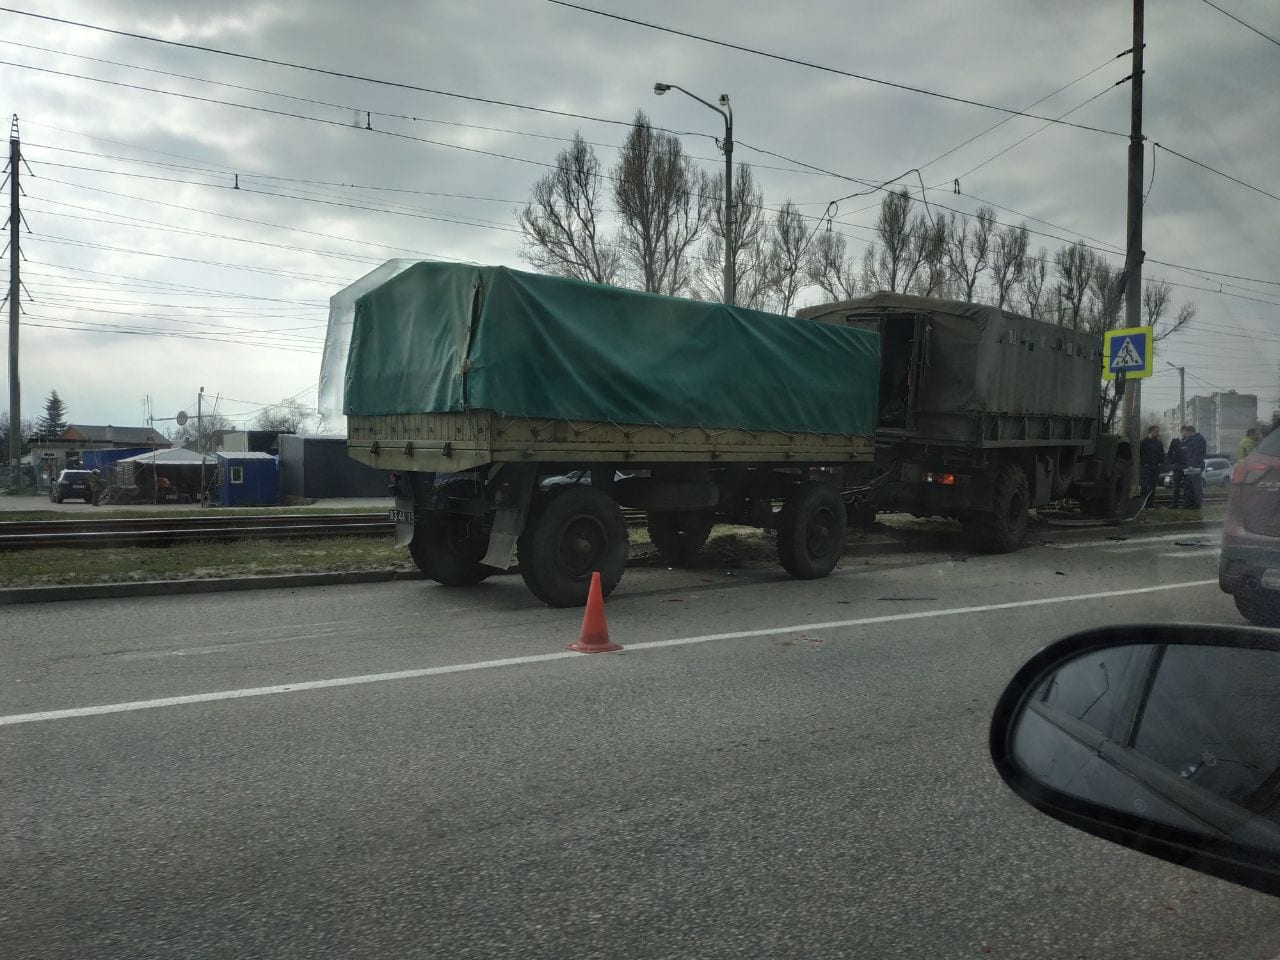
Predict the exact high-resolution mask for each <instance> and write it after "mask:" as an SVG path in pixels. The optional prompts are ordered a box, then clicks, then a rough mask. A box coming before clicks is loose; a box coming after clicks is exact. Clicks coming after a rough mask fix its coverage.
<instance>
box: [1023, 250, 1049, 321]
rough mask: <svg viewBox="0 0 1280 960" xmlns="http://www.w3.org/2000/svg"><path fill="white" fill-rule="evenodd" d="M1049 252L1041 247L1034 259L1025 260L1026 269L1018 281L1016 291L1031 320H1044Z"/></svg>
mask: <svg viewBox="0 0 1280 960" xmlns="http://www.w3.org/2000/svg"><path fill="white" fill-rule="evenodd" d="M1048 266H1049V251H1048V250H1046V249H1045V248H1044V247H1041V248H1040V249H1039V250H1037V251H1036V254H1035V256H1034V257H1032V256H1028V257H1027V258H1026V267H1025V268H1024V269H1023V271H1022V277H1021V279H1020V280H1019V281H1018V289H1019V291H1020V292H1021V294H1022V309H1023V311H1024V312H1025V313H1026V315H1027V316H1029V317H1030V318H1031V319H1032V320H1045V319H1048V317H1046V315H1045V314H1046V312H1047V311H1046V306H1047V304H1046V301H1047V297H1046V295H1045V280H1046V277H1047V274H1048Z"/></svg>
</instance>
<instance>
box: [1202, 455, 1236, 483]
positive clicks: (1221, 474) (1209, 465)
mask: <svg viewBox="0 0 1280 960" xmlns="http://www.w3.org/2000/svg"><path fill="white" fill-rule="evenodd" d="M1230 479H1231V461H1230V460H1228V459H1227V458H1226V457H1209V458H1207V459H1206V460H1205V462H1204V485H1205V486H1206V487H1225V486H1226V485H1227V483H1228V481H1230Z"/></svg>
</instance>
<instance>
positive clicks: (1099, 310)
mask: <svg viewBox="0 0 1280 960" xmlns="http://www.w3.org/2000/svg"><path fill="white" fill-rule="evenodd" d="M1086 253H1087V254H1088V256H1089V258H1090V261H1091V262H1092V264H1093V269H1092V272H1091V274H1090V277H1089V305H1088V309H1087V310H1086V312H1085V317H1086V320H1087V327H1088V329H1089V331H1090V332H1091V333H1094V334H1096V335H1097V336H1102V335H1103V334H1104V333H1106V332H1107V331H1108V330H1112V329H1115V328H1116V327H1118V326H1119V325H1120V308H1121V307H1122V306H1124V291H1123V290H1122V289H1121V288H1120V286H1119V284H1118V281H1119V279H1120V271H1119V270H1118V269H1117V268H1115V267H1113V266H1111V264H1109V263H1107V262H1106V261H1105V260H1103V259H1102V257H1100V256H1098V254H1096V253H1094V252H1093V251H1092V250H1088V251H1086Z"/></svg>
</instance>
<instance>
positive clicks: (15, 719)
mask: <svg viewBox="0 0 1280 960" xmlns="http://www.w3.org/2000/svg"><path fill="white" fill-rule="evenodd" d="M1217 583H1218V581H1217V580H1216V579H1215V580H1189V581H1186V582H1184V583H1164V584H1160V585H1159V586H1154V587H1131V588H1129V589H1127V590H1101V591H1098V592H1096V593H1077V594H1073V595H1071V596H1066V597H1039V598H1037V599H1035V600H1011V601H1009V602H1007V603H984V604H980V605H978V606H973V607H951V608H949V609H944V610H918V611H916V612H914V613H890V614H885V615H883V616H879V617H856V618H854V619H851V620H827V621H824V622H821V623H797V624H790V625H788V626H781V627H764V628H762V629H759V630H734V631H731V632H728V633H708V634H703V635H701V636H696V637H675V638H673V639H670V640H648V641H642V642H640V643H629V644H626V649H627V650H629V651H631V652H633V653H634V652H635V651H638V650H659V649H662V648H664V647H681V646H688V645H690V644H695V643H710V642H712V641H714V640H743V639H747V638H750V637H771V636H775V635H777V634H780V633H809V632H812V631H814V630H835V629H840V628H843V627H859V626H867V625H870V624H876V623H897V622H900V621H905V620H929V619H934V618H937V617H954V616H961V615H964V614H971V613H990V612H992V611H995V610H1017V609H1021V608H1024V607H1043V606H1049V605H1052V604H1058V603H1074V602H1076V601H1079V600H1108V599H1112V598H1115V597H1133V596H1139V595H1141V594H1145V593H1161V592H1164V591H1167V590H1187V589H1190V588H1194V587H1206V586H1209V585H1210V584H1213V585H1214V586H1217ZM580 656H582V654H578V653H574V652H572V651H569V650H560V651H557V652H555V653H537V654H531V655H529V656H525V657H506V658H504V659H501V660H480V661H477V662H474V663H456V664H451V665H449V666H445V667H423V668H421V669H417V670H396V671H393V672H391V673H369V674H363V675H361V676H355V677H335V678H333V679H331V680H305V681H300V682H298V683H280V684H276V685H274V686H270V687H248V688H245V689H243V690H217V691H214V692H212V693H193V694H189V695H187V696H181V697H160V698H158V699H155V700H131V701H128V702H127V703H107V704H102V705H101V706H96V707H73V708H71V709H68V710H42V711H40V712H38V713H15V714H10V715H9V716H0V726H14V725H16V724H20V723H41V722H43V721H46V720H68V719H71V718H73V717H96V716H101V715H103V714H108V713H132V712H134V711H138V710H154V709H157V708H159V707H180V706H185V705H187V704H191V703H213V702H216V701H218V700H242V699H244V698H246V697H268V696H272V695H274V694H278V693H300V692H302V691H304V690H325V689H329V688H331V687H354V686H358V685H360V684H365V683H386V682H388V681H392V680H416V679H418V678H420V677H438V676H442V675H444V674H448V673H470V672H472V671H475V670H490V669H493V668H494V667H515V666H520V665H522V664H527V663H548V662H550V661H552V660H567V659H570V658H576V657H580Z"/></svg>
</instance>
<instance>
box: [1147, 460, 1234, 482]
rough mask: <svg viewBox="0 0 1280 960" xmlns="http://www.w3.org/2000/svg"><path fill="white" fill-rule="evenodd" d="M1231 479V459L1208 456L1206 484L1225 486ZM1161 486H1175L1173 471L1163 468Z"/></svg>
mask: <svg viewBox="0 0 1280 960" xmlns="http://www.w3.org/2000/svg"><path fill="white" fill-rule="evenodd" d="M1230 479H1231V461H1230V460H1228V459H1227V458H1226V457H1206V458H1205V461H1204V485H1205V486H1206V487H1225V486H1226V485H1227V483H1228V481H1230ZM1160 486H1162V487H1165V488H1168V487H1172V486H1173V471H1172V470H1162V471H1161V473H1160Z"/></svg>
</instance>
